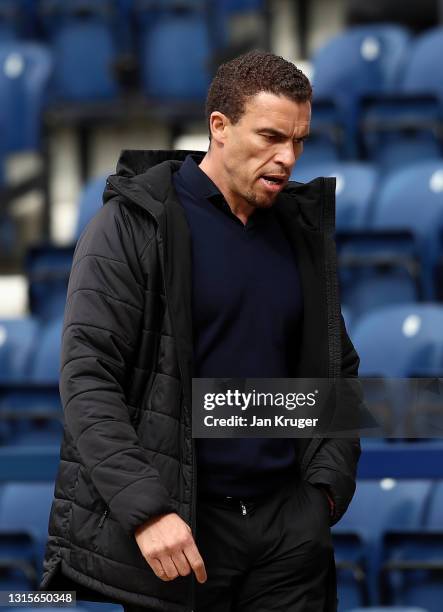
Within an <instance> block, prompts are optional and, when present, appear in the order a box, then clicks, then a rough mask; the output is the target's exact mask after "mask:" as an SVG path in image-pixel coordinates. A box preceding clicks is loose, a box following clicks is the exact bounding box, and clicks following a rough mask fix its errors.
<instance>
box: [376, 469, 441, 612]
mask: <svg viewBox="0 0 443 612" xmlns="http://www.w3.org/2000/svg"><path fill="white" fill-rule="evenodd" d="M442 502H443V482H442V481H440V482H436V483H435V484H434V487H433V489H432V493H431V496H430V499H429V503H428V507H427V511H426V513H425V518H424V523H423V526H422V528H421V529H415V530H406V531H400V530H399V529H396V530H395V531H394V530H391V531H389V532H388V533H386V534H385V542H384V546H385V551H384V554H385V563H384V565H383V573H382V578H383V582H382V586H383V589H384V601H385V602H386V603H390V604H406V603H408V604H411V605H423V606H426V609H427V610H429V612H437V611H439V610H441V601H442V597H443V514H442Z"/></svg>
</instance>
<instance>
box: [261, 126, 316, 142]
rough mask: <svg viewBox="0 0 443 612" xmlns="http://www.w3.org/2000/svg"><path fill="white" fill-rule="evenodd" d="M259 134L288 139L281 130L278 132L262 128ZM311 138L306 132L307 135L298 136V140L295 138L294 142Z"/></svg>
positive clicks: (273, 129)
mask: <svg viewBox="0 0 443 612" xmlns="http://www.w3.org/2000/svg"><path fill="white" fill-rule="evenodd" d="M257 131H258V132H259V133H262V132H264V133H266V134H271V135H272V136H279V137H280V138H287V136H286V134H285V133H284V132H280V130H276V129H275V128H261V129H259V130H257ZM308 137H309V132H306V134H302V135H301V136H297V138H294V140H306V138H308Z"/></svg>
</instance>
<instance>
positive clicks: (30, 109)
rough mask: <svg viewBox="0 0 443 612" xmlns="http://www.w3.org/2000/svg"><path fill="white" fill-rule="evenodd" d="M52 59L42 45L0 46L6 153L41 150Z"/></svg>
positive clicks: (0, 119)
mask: <svg viewBox="0 0 443 612" xmlns="http://www.w3.org/2000/svg"><path fill="white" fill-rule="evenodd" d="M51 71H52V59H51V54H50V52H49V50H48V49H47V48H46V47H45V46H42V45H38V44H35V43H24V42H18V41H17V42H9V43H6V42H5V43H2V44H0V124H1V125H2V126H3V129H4V132H3V134H2V138H3V150H4V152H5V153H16V152H22V151H38V150H39V149H40V145H41V143H40V136H41V114H42V110H43V106H44V104H45V101H46V95H47V91H48V86H49V79H50V76H51Z"/></svg>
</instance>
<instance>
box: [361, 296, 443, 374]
mask: <svg viewBox="0 0 443 612" xmlns="http://www.w3.org/2000/svg"><path fill="white" fill-rule="evenodd" d="M352 341H353V343H354V346H355V348H356V350H357V352H358V354H359V356H360V368H359V373H360V375H361V376H380V377H399V378H402V377H403V378H405V377H408V376H411V375H412V376H414V375H416V376H418V375H422V376H424V377H426V376H434V375H435V373H436V372H439V371H440V372H441V371H442V370H443V307H442V306H440V305H437V304H404V305H399V306H386V307H384V308H379V309H377V310H374V311H373V312H371V313H369V314H367V315H366V316H364V317H362V318H361V319H359V321H358V323H357V324H356V326H355V327H354V330H353V335H352Z"/></svg>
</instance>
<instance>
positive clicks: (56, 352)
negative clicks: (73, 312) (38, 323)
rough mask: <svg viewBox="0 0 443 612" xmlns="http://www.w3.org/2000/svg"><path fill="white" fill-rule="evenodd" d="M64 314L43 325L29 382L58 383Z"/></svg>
mask: <svg viewBox="0 0 443 612" xmlns="http://www.w3.org/2000/svg"><path fill="white" fill-rule="evenodd" d="M62 327H63V314H62V315H61V316H60V317H58V318H56V319H52V320H51V321H48V322H47V323H46V324H45V325H43V326H42V327H41V332H40V341H39V343H38V346H37V347H36V348H35V351H34V355H33V363H32V366H31V369H30V374H29V382H34V383H36V382H38V383H40V384H49V385H50V384H54V385H58V380H59V374H60V351H61V337H62Z"/></svg>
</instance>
